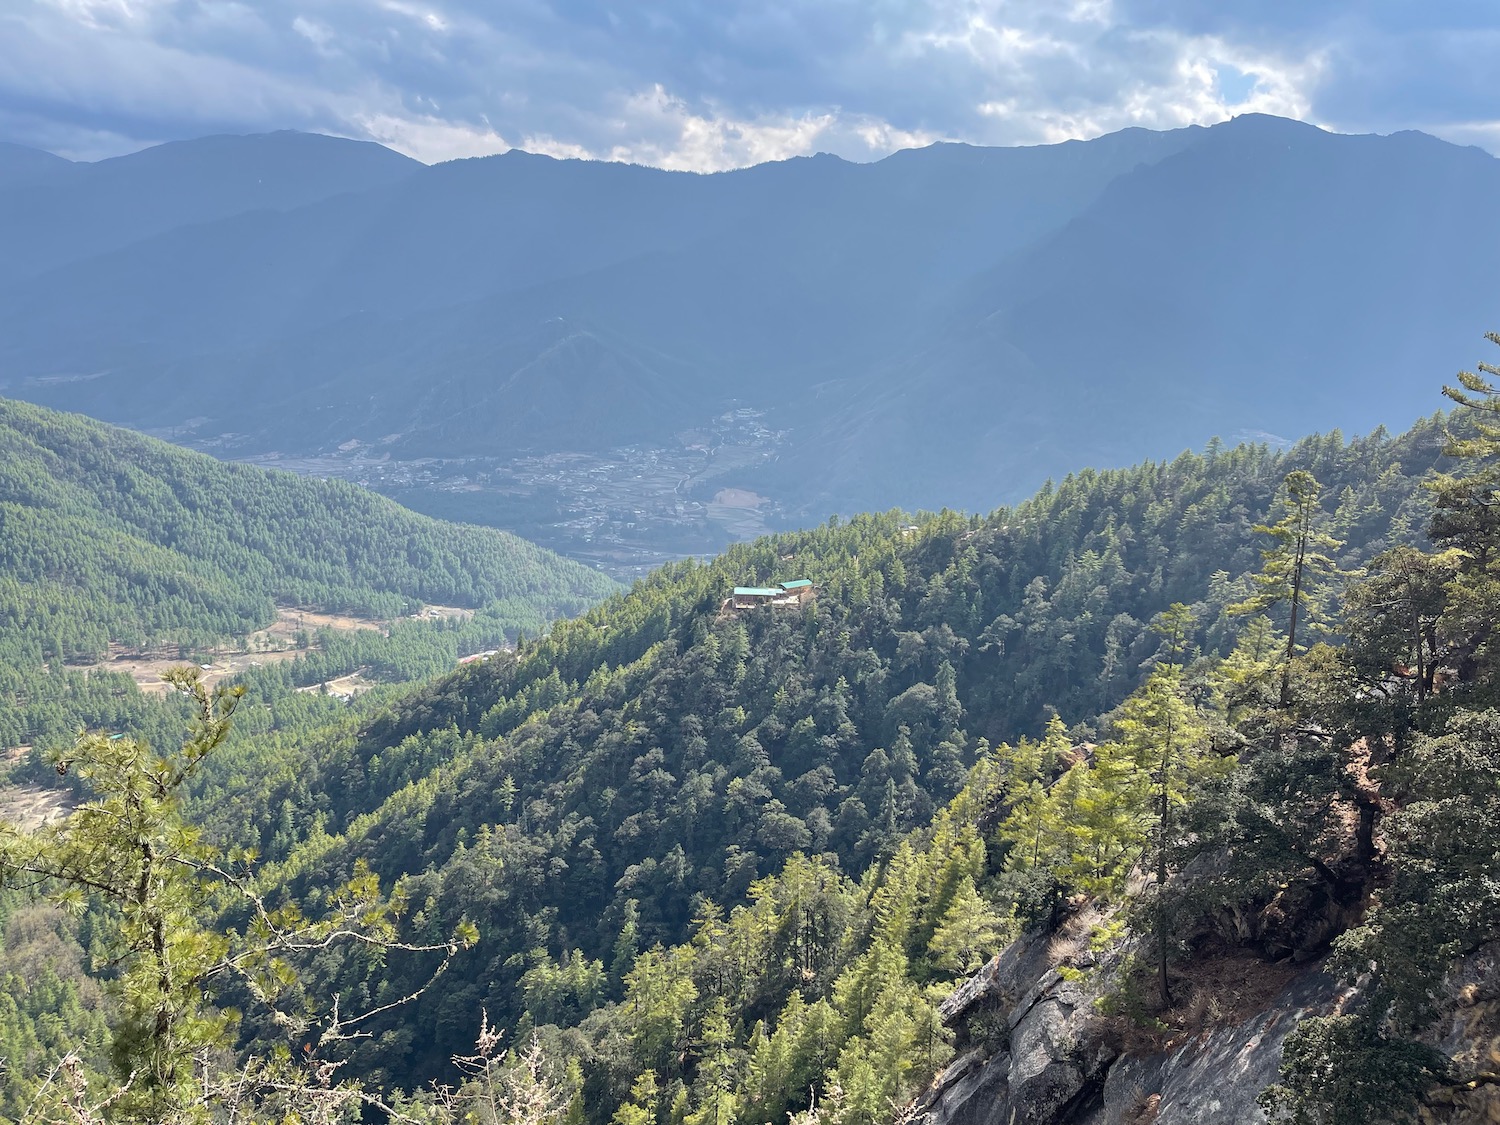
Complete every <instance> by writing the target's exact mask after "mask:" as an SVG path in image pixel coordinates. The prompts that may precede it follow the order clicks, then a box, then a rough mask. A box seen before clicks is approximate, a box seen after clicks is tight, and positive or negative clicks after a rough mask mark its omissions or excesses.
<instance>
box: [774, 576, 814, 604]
mask: <svg viewBox="0 0 1500 1125" xmlns="http://www.w3.org/2000/svg"><path fill="white" fill-rule="evenodd" d="M778 585H779V586H780V587H781V588H782V590H784V591H785V592H786V593H787V594H788V595H789V596H791V597H795V598H796V599H797V604H798V605H801V604H803V603H804V602H810V601H812V599H813V584H812V580H811V579H809V578H794V579H792V581H790V582H780V583H778Z"/></svg>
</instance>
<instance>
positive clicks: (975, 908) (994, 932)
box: [927, 875, 1004, 973]
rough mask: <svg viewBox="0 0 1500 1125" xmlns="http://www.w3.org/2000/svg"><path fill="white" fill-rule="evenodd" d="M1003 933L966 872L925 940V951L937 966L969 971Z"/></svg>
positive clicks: (999, 923) (997, 919)
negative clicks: (930, 935) (950, 900)
mask: <svg viewBox="0 0 1500 1125" xmlns="http://www.w3.org/2000/svg"><path fill="white" fill-rule="evenodd" d="M1003 933H1004V926H1003V924H1002V922H1001V919H1000V916H999V915H998V914H996V913H995V911H994V909H993V908H992V907H991V906H990V904H989V903H987V902H985V901H984V899H983V898H981V897H980V896H979V891H978V890H977V889H976V888H975V886H974V879H973V877H972V876H969V875H965V876H964V877H963V879H962V880H961V881H960V882H959V884H958V889H957V891H956V892H954V895H953V900H952V902H951V903H950V905H949V906H948V909H947V910H946V911H945V912H944V913H943V917H942V919H941V920H940V921H939V922H938V927H937V930H936V931H935V932H934V933H933V935H932V940H931V941H929V942H928V943H927V953H928V956H930V957H931V958H932V963H933V964H934V965H936V966H937V967H938V968H940V969H949V970H952V971H954V972H960V973H970V972H973V971H974V970H975V969H977V968H979V966H980V965H982V964H984V961H985V959H986V958H987V957H988V956H989V954H990V953H992V952H994V950H995V949H996V948H997V947H998V946H999V944H1000V938H1001V935H1002V934H1003Z"/></svg>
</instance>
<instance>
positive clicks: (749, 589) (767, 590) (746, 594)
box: [734, 586, 782, 598]
mask: <svg viewBox="0 0 1500 1125" xmlns="http://www.w3.org/2000/svg"><path fill="white" fill-rule="evenodd" d="M781 592H782V591H781V590H780V589H779V588H777V587H775V586H736V587H735V588H734V596H735V597H737V598H774V597H775V596H776V595H777V594H779V593H781Z"/></svg>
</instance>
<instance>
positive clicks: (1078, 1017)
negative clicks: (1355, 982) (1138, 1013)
mask: <svg viewBox="0 0 1500 1125" xmlns="http://www.w3.org/2000/svg"><path fill="white" fill-rule="evenodd" d="M1098 920H1099V919H1098V918H1097V916H1093V917H1091V916H1087V915H1080V916H1079V917H1077V918H1075V919H1073V920H1072V922H1071V923H1070V924H1069V927H1068V929H1067V931H1065V932H1063V933H1061V934H1057V935H1044V934H1035V935H1031V936H1030V937H1028V938H1025V939H1023V940H1021V941H1018V942H1016V943H1015V944H1014V945H1012V946H1010V947H1009V948H1008V949H1006V950H1005V951H1004V952H1003V953H1001V954H1000V955H999V956H997V957H996V958H995V959H994V960H992V961H991V962H990V963H989V964H987V965H986V966H985V967H984V968H983V969H981V970H980V971H979V973H977V974H976V975H975V976H974V977H973V978H971V979H970V980H969V981H967V982H966V983H965V984H964V985H963V987H961V988H960V989H959V990H958V991H957V992H955V993H954V994H953V996H952V997H950V998H949V1000H948V1001H947V1002H946V1003H945V1004H944V1005H943V1007H942V1015H943V1018H944V1020H945V1022H947V1023H948V1024H949V1026H952V1027H954V1028H955V1030H956V1032H957V1034H958V1039H959V1046H960V1054H959V1056H958V1057H957V1058H956V1059H955V1060H954V1061H953V1063H952V1064H951V1065H950V1066H949V1067H948V1068H947V1070H946V1071H945V1072H944V1073H943V1074H942V1075H941V1076H940V1077H939V1078H938V1080H937V1081H936V1082H935V1083H934V1084H933V1086H932V1087H931V1089H929V1090H928V1091H927V1093H926V1094H925V1095H924V1096H923V1097H922V1098H921V1099H920V1100H919V1102H918V1104H917V1110H918V1113H919V1115H920V1117H921V1118H922V1119H923V1121H924V1122H925V1123H926V1125H1148V1123H1149V1125H1257V1123H1260V1122H1263V1121H1264V1120H1265V1116H1264V1114H1262V1112H1261V1110H1260V1108H1259V1107H1258V1106H1257V1105H1256V1102H1255V1099H1256V1096H1257V1095H1258V1094H1259V1093H1260V1092H1261V1090H1262V1089H1264V1088H1265V1087H1266V1086H1267V1085H1269V1084H1270V1083H1272V1082H1274V1081H1275V1080H1276V1075H1277V1069H1278V1067H1279V1066H1280V1063H1281V1047H1282V1043H1283V1041H1284V1040H1285V1038H1286V1036H1287V1034H1288V1033H1289V1032H1290V1031H1291V1030H1292V1028H1294V1027H1295V1026H1296V1025H1297V1022H1298V1020H1299V1019H1301V1018H1302V1017H1303V1016H1304V1015H1309V1014H1314V1013H1317V1012H1322V1011H1327V1010H1329V1008H1330V1007H1331V1006H1332V1005H1333V1004H1334V1002H1335V1000H1336V999H1337V996H1338V990H1337V988H1336V987H1335V985H1334V983H1333V981H1332V980H1330V979H1329V978H1328V977H1327V976H1325V975H1324V974H1322V973H1321V972H1318V971H1316V970H1310V971H1307V972H1305V973H1302V974H1301V975H1300V976H1297V977H1294V978H1293V979H1292V980H1291V981H1290V983H1288V984H1287V985H1286V986H1285V987H1284V988H1282V989H1281V990H1280V992H1279V994H1277V995H1275V997H1274V998H1273V999H1272V1000H1271V1001H1270V1003H1268V1004H1266V1005H1265V1006H1264V1008H1263V1010H1261V1011H1259V1012H1257V1013H1256V1014H1255V1015H1254V1016H1252V1017H1250V1018H1248V1019H1244V1020H1242V1021H1240V1022H1234V1023H1228V1024H1227V1025H1224V1026H1220V1027H1218V1028H1216V1029H1215V1030H1212V1031H1207V1032H1204V1033H1202V1034H1200V1035H1197V1036H1195V1037H1193V1038H1191V1039H1188V1040H1187V1041H1185V1042H1178V1043H1171V1044H1168V1045H1167V1046H1165V1047H1161V1048H1156V1049H1153V1047H1152V1045H1150V1044H1149V1043H1148V1044H1146V1045H1144V1046H1134V1047H1131V1046H1128V1045H1126V1044H1125V1043H1123V1042H1122V1041H1121V1037H1120V1034H1119V1029H1118V1025H1117V1023H1116V1022H1115V1021H1110V1020H1106V1019H1103V1018H1101V1017H1100V1016H1099V1015H1098V1014H1097V1012H1096V1009H1095V1005H1094V1000H1095V998H1096V997H1097V996H1098V995H1099V993H1100V991H1101V990H1102V989H1103V988H1104V987H1107V984H1108V982H1109V980H1110V978H1111V976H1112V970H1111V967H1110V966H1109V965H1104V966H1100V967H1097V968H1095V969H1094V971H1093V972H1092V973H1089V974H1088V975H1087V976H1084V975H1083V974H1080V973H1077V972H1070V971H1067V970H1064V971H1059V965H1066V964H1067V963H1068V962H1069V961H1071V962H1073V963H1074V964H1075V965H1077V964H1086V965H1091V964H1092V958H1091V955H1090V954H1089V953H1088V952H1087V951H1086V950H1083V949H1081V948H1080V947H1082V945H1083V942H1082V941H1081V940H1080V937H1079V935H1084V934H1086V933H1087V932H1088V931H1089V930H1091V929H1092V928H1093V927H1094V925H1095V924H1096V923H1097V922H1098ZM1069 932H1071V933H1072V934H1073V935H1074V936H1073V937H1072V938H1071V939H1070V937H1069Z"/></svg>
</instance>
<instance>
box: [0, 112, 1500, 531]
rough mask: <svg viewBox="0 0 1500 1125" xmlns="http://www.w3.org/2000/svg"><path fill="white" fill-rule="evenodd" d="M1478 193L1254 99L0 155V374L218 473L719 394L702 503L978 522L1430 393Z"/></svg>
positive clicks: (550, 440) (650, 413)
mask: <svg viewBox="0 0 1500 1125" xmlns="http://www.w3.org/2000/svg"><path fill="white" fill-rule="evenodd" d="M24 151H29V150H23V152H24ZM54 159H55V158H54ZM27 161H30V163H29V164H28V163H27ZM38 165H40V166H38ZM28 169H30V170H28ZM1497 198H1500V161H1496V160H1495V159H1493V158H1491V157H1489V156H1488V155H1486V154H1484V153H1482V152H1480V151H1479V150H1476V149H1465V148H1459V147H1456V146H1453V145H1449V144H1446V143H1443V142H1440V141H1437V140H1434V139H1433V138H1431V137H1427V136H1424V135H1421V134H1415V133H1404V134H1397V135H1394V136H1390V137H1349V136H1337V135H1332V134H1328V133H1324V132H1321V131H1319V130H1317V129H1315V128H1312V127H1310V126H1306V125H1300V124H1297V123H1294V122H1289V121H1283V120H1279V119H1275V118H1266V117H1244V118H1239V119H1236V120H1235V121H1232V122H1229V123H1227V124H1225V125H1221V126H1216V127H1214V128H1211V129H1202V128H1190V129H1183V130H1177V131H1175V132H1170V133H1151V132H1147V131H1143V130H1126V131H1124V132H1121V133H1116V134H1112V135H1110V136H1107V137H1102V138H1099V139H1098V140H1094V141H1089V142H1070V143H1067V144H1062V145H1054V146H1043V147H1036V148H1021V149H981V148H971V147H968V146H962V145H939V146H934V147H932V148H928V149H923V150H917V151H910V152H902V153H898V154H896V155H894V156H892V157H889V158H887V159H886V160H883V161H880V162H878V163H875V164H870V165H854V164H849V163H847V162H844V161H841V160H839V159H837V158H834V157H828V156H819V157H814V158H810V159H798V160H791V161H786V162H782V163H777V164H769V165H762V166H759V167H756V168H750V169H746V170H743V171H738V172H730V173H723V174H717V175H711V176H699V175H691V174H684V173H670V172H662V171H656V170H652V169H646V168H639V167H630V166H624V165H616V164H606V163H591V162H579V161H556V160H551V159H549V158H546V157H539V156H531V155H526V154H522V153H509V154H506V155H504V156H498V157H490V158H486V159H479V160H467V161H455V162H452V163H449V164H443V165H437V166H435V167H431V168H424V167H422V166H420V165H417V164H415V163H413V162H411V161H407V160H405V159H404V158H402V157H399V156H397V155H395V154H393V153H390V152H388V151H386V150H384V149H380V148H378V147H377V146H371V145H361V144H356V143H354V142H346V141H337V140H333V139H331V138H322V137H310V136H302V135H297V134H274V135H272V136H268V137H244V138H227V137H221V138H208V139H205V140H202V141H196V142H187V143H184V144H179V145H167V146H162V147H161V148H159V149H152V150H148V151H147V152H144V153H138V154H135V155H134V156H131V157H125V158H121V159H120V160H115V161H106V162H103V163H101V164H97V165H74V164H68V163H66V162H61V161H58V162H57V163H56V166H52V165H50V164H48V162H47V161H46V160H45V158H40V159H39V160H38V159H37V158H35V157H24V158H23V157H22V156H17V154H15V153H12V152H10V151H9V150H0V238H3V239H4V240H5V241H6V243H7V244H8V245H14V246H16V247H17V250H16V252H15V253H14V254H8V255H6V260H5V262H4V264H3V265H0V283H3V284H0V389H3V391H4V392H5V393H7V394H11V395H16V396H19V397H24V398H30V399H34V400H36V401H40V402H43V403H47V404H51V405H67V406H69V407H71V408H73V409H82V410H86V411H88V412H91V413H95V414H98V415H99V416H102V417H105V418H107V419H109V420H111V421H117V422H123V423H126V424H129V425H134V426H138V427H143V428H150V429H155V430H159V431H164V432H171V433H173V434H174V435H175V436H177V437H178V438H179V440H188V441H192V442H198V443H202V444H205V445H209V446H211V447H213V448H216V449H218V450H219V451H221V452H229V453H232V454H234V455H244V456H249V455H254V454H261V453H266V452H268V451H272V450H276V451H280V452H282V453H285V454H297V455H301V456H309V455H315V454H320V453H328V452H331V451H333V450H335V449H337V448H338V447H340V446H342V447H344V449H345V450H349V449H355V450H358V451H361V453H362V455H365V456H369V457H372V458H387V457H389V458H396V459H401V458H407V459H411V458H432V457H450V458H451V457H465V458H491V459H497V460H504V459H507V458H516V457H522V456H533V455H535V456H546V455H549V454H555V453H559V452H571V451H585V452H587V451H604V450H610V449H618V448H619V447H626V446H663V447H670V446H672V445H673V444H674V443H676V442H679V441H688V440H695V439H691V438H682V437H681V435H683V434H684V433H692V432H695V427H701V426H702V425H703V424H705V423H706V422H707V421H708V420H709V419H712V418H714V417H715V416H718V415H720V414H722V413H723V412H724V411H725V410H726V409H729V408H730V407H740V408H749V409H753V410H755V411H762V412H764V420H765V424H766V426H768V427H770V429H771V430H774V431H775V432H776V433H777V434H778V435H780V436H779V439H778V440H779V444H778V445H777V447H776V452H775V455H774V456H762V457H759V458H758V459H755V458H743V459H741V461H739V462H735V463H734V464H733V465H732V466H731V467H729V468H726V469H723V470H722V471H716V472H717V475H715V476H714V477H713V480H712V484H705V485H704V486H703V487H706V488H708V489H709V491H710V492H712V491H714V490H718V489H722V488H725V487H730V488H742V489H746V490H754V491H755V492H756V493H759V494H761V495H764V496H766V497H769V498H770V499H771V500H772V501H773V502H774V503H775V504H776V505H777V506H778V507H779V510H780V512H781V514H782V516H783V517H784V518H787V519H796V520H802V519H807V518H819V517H821V516H822V515H823V514H825V513H826V512H828V511H830V510H835V509H841V508H842V509H849V508H853V507H868V506H877V507H883V506H887V505H891V504H902V505H937V504H943V503H948V504H962V505H967V506H974V507H989V506H992V505H993V504H995V503H997V502H999V501H1001V500H1004V499H1008V498H1012V497H1015V496H1017V495H1019V494H1020V493H1023V492H1024V491H1026V490H1028V489H1029V488H1031V487H1032V486H1034V485H1035V484H1036V483H1038V482H1039V481H1040V480H1041V479H1042V478H1044V477H1046V476H1048V475H1057V474H1060V473H1063V472H1066V471H1068V470H1070V469H1074V468H1078V467H1081V466H1083V465H1086V464H1088V465H1099V464H1117V463H1128V462H1130V461H1132V460H1136V459H1138V458H1141V457H1159V456H1171V455H1173V454H1175V453H1176V452H1178V451H1180V450H1181V449H1183V448H1185V447H1201V446H1202V445H1203V444H1204V443H1205V442H1206V441H1207V440H1208V439H1209V438H1210V437H1212V436H1214V435H1222V436H1224V437H1225V438H1234V437H1238V436H1244V435H1254V434H1257V433H1267V434H1272V435H1276V434H1280V435H1285V436H1288V437H1290V436H1295V435H1296V434H1298V433H1301V432H1304V431H1306V430H1308V429H1309V428H1314V427H1317V428H1324V429H1327V428H1332V427H1343V428H1346V429H1355V430H1360V429H1366V428H1369V427H1371V426H1374V425H1376V424H1380V423H1387V424H1393V425H1399V424H1403V423H1406V422H1409V421H1410V420H1411V419H1412V418H1413V417H1415V416H1417V415H1420V414H1423V413H1426V412H1429V411H1430V410H1431V409H1433V408H1434V407H1435V406H1436V405H1437V404H1438V399H1437V397H1436V388H1437V385H1438V383H1439V382H1440V381H1441V379H1442V378H1444V377H1445V376H1446V375H1448V374H1449V373H1450V372H1451V371H1452V370H1454V369H1455V368H1456V367H1459V366H1463V365H1465V364H1466V363H1467V362H1469V361H1470V360H1471V359H1472V353H1473V350H1474V347H1475V346H1476V344H1477V342H1478V336H1479V333H1480V332H1481V331H1482V330H1483V329H1485V328H1487V327H1490V326H1492V325H1493V324H1494V323H1495V322H1496V320H1497V316H1500V279H1497V278H1496V277H1495V276H1494V274H1493V273H1492V272H1491V273H1490V274H1488V276H1487V274H1486V270H1485V266H1486V263H1488V262H1490V261H1492V260H1494V257H1495V255H1496V252H1497V251H1500V208H1496V207H1495V206H1494V201H1495V200H1496V199H1497ZM704 479H705V480H707V478H706V477H705V478H704ZM497 503H498V501H497ZM469 514H470V517H471V518H476V516H477V518H486V517H485V516H484V514H483V513H482V512H479V513H476V512H475V511H473V510H470V511H469ZM496 519H497V522H502V523H503V522H505V521H504V518H503V516H501V517H496Z"/></svg>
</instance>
